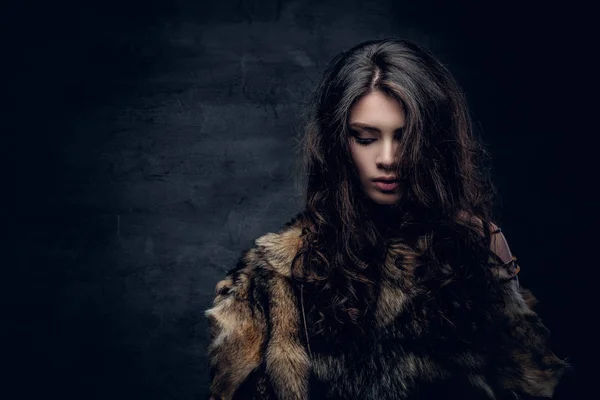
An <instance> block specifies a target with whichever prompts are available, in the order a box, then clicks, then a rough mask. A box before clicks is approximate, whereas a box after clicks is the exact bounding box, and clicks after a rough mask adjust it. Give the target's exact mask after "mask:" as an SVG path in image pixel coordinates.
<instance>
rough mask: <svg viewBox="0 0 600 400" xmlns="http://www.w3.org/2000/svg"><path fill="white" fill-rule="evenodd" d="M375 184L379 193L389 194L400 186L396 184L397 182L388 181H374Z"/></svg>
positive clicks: (398, 183)
mask: <svg viewBox="0 0 600 400" xmlns="http://www.w3.org/2000/svg"><path fill="white" fill-rule="evenodd" d="M374 182H375V186H377V187H378V188H379V189H380V190H381V191H384V192H391V191H393V190H395V189H396V188H398V186H399V185H400V182H398V181H397V180H396V181H394V180H390V181H385V180H376V181H374Z"/></svg>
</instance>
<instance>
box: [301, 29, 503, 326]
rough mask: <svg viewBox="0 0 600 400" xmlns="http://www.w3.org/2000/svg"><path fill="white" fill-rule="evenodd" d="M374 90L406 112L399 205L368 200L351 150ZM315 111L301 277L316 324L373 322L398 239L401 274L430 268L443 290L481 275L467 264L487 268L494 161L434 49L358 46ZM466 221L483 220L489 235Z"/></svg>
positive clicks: (321, 90)
mask: <svg viewBox="0 0 600 400" xmlns="http://www.w3.org/2000/svg"><path fill="white" fill-rule="evenodd" d="M373 90H380V91H382V92H384V93H385V94H387V95H389V96H391V97H393V98H394V99H396V100H397V101H398V102H400V104H401V105H402V107H403V108H404V110H405V112H406V121H407V123H406V126H405V129H404V130H403V135H402V137H401V138H400V142H399V146H398V149H399V150H398V154H397V160H399V162H398V164H397V170H396V171H395V172H396V175H397V176H398V177H399V178H400V179H401V187H402V190H403V194H402V197H401V200H400V201H399V203H398V204H395V205H393V206H389V207H388V206H378V205H375V204H373V203H372V202H371V201H369V199H368V198H366V196H365V195H364V193H362V189H361V185H360V182H359V180H358V175H357V171H356V169H355V167H354V165H353V162H352V158H351V155H350V149H349V145H348V138H349V134H350V133H349V129H348V126H347V125H348V117H349V114H350V109H351V107H352V105H353V104H354V103H355V102H356V101H357V100H358V99H359V98H361V97H362V96H364V95H365V94H367V93H369V92H371V91H373ZM308 110H309V111H308V114H307V117H308V121H307V122H306V127H305V130H304V132H303V135H302V137H301V140H300V143H301V147H300V149H299V150H300V151H301V156H302V161H303V166H304V171H303V176H304V178H305V179H306V182H305V183H304V186H305V193H306V198H305V202H306V204H305V217H306V219H307V220H308V222H309V224H308V225H309V228H307V229H306V230H305V232H304V233H305V236H304V239H305V244H306V245H305V246H304V247H303V248H302V249H301V251H300V252H299V253H298V256H297V260H298V261H300V260H302V261H301V262H296V263H294V264H295V265H294V268H293V275H294V277H295V278H296V279H297V280H299V281H302V282H304V283H309V285H307V287H310V288H312V289H311V291H310V293H311V294H312V296H309V298H312V300H313V305H314V307H313V308H314V309H315V310H318V311H317V312H318V316H316V317H315V316H313V321H312V323H313V324H316V325H317V326H321V328H322V323H323V321H330V323H334V324H335V323H339V324H341V325H344V324H346V325H348V323H350V325H352V324H354V325H359V324H360V323H361V321H362V322H364V321H363V320H362V318H361V317H362V316H364V315H365V314H366V311H367V309H368V308H369V307H370V306H372V303H373V301H374V300H375V298H376V295H377V284H376V283H377V276H378V268H377V265H378V264H380V263H381V262H382V261H383V257H384V255H385V251H386V246H387V245H389V244H390V243H391V242H394V243H395V245H396V246H400V248H401V249H402V251H401V256H400V257H399V258H398V260H397V261H396V262H397V265H398V266H399V267H400V266H402V267H404V268H405V267H406V266H407V264H411V263H412V264H413V265H412V267H416V266H418V265H428V267H427V268H425V269H423V270H422V271H421V274H422V278H423V279H425V280H427V279H428V281H429V282H435V285H443V284H444V282H449V281H451V280H453V279H456V277H457V276H458V275H459V274H473V273H474V271H472V270H473V268H470V269H469V268H467V265H475V264H477V262H479V261H482V260H487V257H488V256H489V245H490V234H489V225H488V221H490V219H491V214H492V210H493V199H494V194H495V190H494V186H493V185H492V183H491V181H490V179H489V176H488V168H487V166H486V165H485V161H486V160H487V153H486V152H485V151H484V149H483V146H482V145H481V143H480V141H479V140H478V138H477V137H476V136H475V134H474V132H473V127H472V122H471V118H470V116H469V111H468V108H467V104H466V100H465V97H464V95H463V93H462V92H461V90H460V88H459V87H458V85H457V83H456V81H455V80H454V79H453V77H452V76H451V74H450V72H449V71H448V70H447V69H446V68H445V67H444V65H442V64H441V63H440V62H439V61H438V60H436V59H435V58H434V57H433V56H432V55H431V54H430V53H429V52H428V51H426V50H425V49H423V48H421V47H419V46H418V45H416V44H415V43H413V42H410V41H408V40H401V39H384V40H373V41H367V42H363V43H361V44H358V45H357V46H355V47H353V48H351V49H349V50H348V51H344V52H342V53H340V54H338V55H337V56H336V57H335V58H334V59H333V60H332V62H331V63H330V64H329V66H328V67H327V69H326V71H325V73H324V75H323V77H322V80H321V83H320V84H319V85H318V87H317V89H316V91H315V92H314V95H313V97H312V99H311V102H310V104H309V108H308ZM465 215H466V216H476V217H477V218H478V219H477V221H479V224H480V223H481V221H483V228H484V229H483V231H484V232H485V234H484V235H483V236H482V235H481V234H479V233H478V231H477V227H478V226H479V227H480V226H481V225H478V224H477V223H476V222H474V221H473V220H470V219H469V218H466V219H465V218H464V216H465ZM382 221H383V223H382ZM461 243H462V244H463V245H461ZM450 248H451V249H463V250H461V251H462V254H460V255H457V254H456V251H454V250H449V249H450ZM453 251H454V254H451V253H452V252H453ZM457 257H463V259H462V260H461V261H456V260H459V259H460V258H457ZM465 257H467V258H469V257H470V259H471V260H472V261H473V262H472V263H469V262H466V261H464V258H465ZM450 259H452V260H454V261H453V262H452V263H450V262H449V260H450ZM434 261H435V262H434ZM431 284H432V285H434V283H431Z"/></svg>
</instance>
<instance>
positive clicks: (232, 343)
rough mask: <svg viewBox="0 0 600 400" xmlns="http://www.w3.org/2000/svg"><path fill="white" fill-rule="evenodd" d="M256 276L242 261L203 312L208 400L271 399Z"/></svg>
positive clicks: (264, 317)
mask: <svg viewBox="0 0 600 400" xmlns="http://www.w3.org/2000/svg"><path fill="white" fill-rule="evenodd" d="M246 254H247V253H246ZM255 272H256V271H255V269H253V268H251V267H250V266H248V265H247V264H246V263H245V261H244V259H243V258H242V259H241V260H240V261H239V262H238V265H237V267H236V268H234V269H233V270H231V271H230V272H229V273H228V274H227V276H226V277H225V279H223V280H221V281H219V282H218V283H217V285H216V288H215V297H214V300H213V304H212V307H211V308H209V309H208V310H206V311H205V315H206V316H207V317H208V324H209V329H210V343H209V346H208V360H209V367H210V387H209V391H210V399H214V400H225V399H237V398H243V399H254V398H256V399H269V398H270V397H271V396H270V395H269V382H268V379H267V377H266V375H265V374H264V347H265V343H266V338H267V335H268V333H267V321H266V318H267V317H266V311H265V309H264V307H263V305H262V304H261V298H260V297H261V295H260V290H259V289H258V286H257V284H256V280H257V279H256V276H255V275H256V274H255Z"/></svg>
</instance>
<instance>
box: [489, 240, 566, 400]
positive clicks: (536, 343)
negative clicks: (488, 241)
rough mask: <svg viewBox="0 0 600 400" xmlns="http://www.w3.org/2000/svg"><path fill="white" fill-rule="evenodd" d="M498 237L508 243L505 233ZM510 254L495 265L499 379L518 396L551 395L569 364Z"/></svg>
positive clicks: (526, 397)
mask: <svg viewBox="0 0 600 400" xmlns="http://www.w3.org/2000/svg"><path fill="white" fill-rule="evenodd" d="M499 240H500V241H501V242H504V243H505V240H504V238H503V237H502V238H500V239H499ZM508 254H509V255H510V257H511V258H510V260H509V261H508V262H505V263H504V264H502V265H499V266H497V267H496V272H497V274H496V276H497V279H498V282H499V291H500V294H501V306H500V309H501V312H502V313H501V314H502V318H501V319H502V320H503V323H502V324H501V326H500V332H499V335H500V338H501V340H500V342H501V348H500V351H499V360H500V363H499V372H500V374H499V376H500V383H501V385H502V386H503V387H504V388H506V389H508V390H510V391H512V393H513V394H514V395H516V398H520V399H530V398H537V397H542V398H543V397H545V398H552V397H554V394H555V389H556V387H557V385H558V384H559V382H560V381H561V379H562V378H563V375H564V374H565V372H570V365H569V364H568V363H567V362H566V360H561V359H560V358H558V357H557V356H556V355H555V354H554V353H553V351H552V350H551V349H550V347H549V338H550V333H549V331H548V329H547V328H546V326H545V325H544V324H543V323H542V320H541V318H540V317H539V315H538V314H537V313H536V312H534V311H533V306H534V304H535V303H536V299H535V298H534V296H533V294H532V293H531V292H530V291H529V290H527V289H524V288H523V287H521V286H520V284H519V281H518V279H517V273H518V272H519V270H520V267H519V265H518V264H517V263H516V257H514V256H512V254H511V253H510V250H508ZM503 261H504V260H503Z"/></svg>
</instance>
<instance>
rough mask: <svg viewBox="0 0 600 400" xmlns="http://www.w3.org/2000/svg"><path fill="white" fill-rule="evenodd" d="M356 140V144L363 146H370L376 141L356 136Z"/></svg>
mask: <svg viewBox="0 0 600 400" xmlns="http://www.w3.org/2000/svg"><path fill="white" fill-rule="evenodd" d="M354 140H356V143H358V144H360V145H361V146H368V145H370V144H371V143H373V142H374V141H375V140H376V139H361V138H359V137H356V136H355V137H354Z"/></svg>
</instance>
